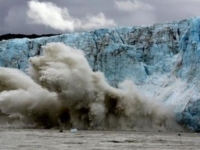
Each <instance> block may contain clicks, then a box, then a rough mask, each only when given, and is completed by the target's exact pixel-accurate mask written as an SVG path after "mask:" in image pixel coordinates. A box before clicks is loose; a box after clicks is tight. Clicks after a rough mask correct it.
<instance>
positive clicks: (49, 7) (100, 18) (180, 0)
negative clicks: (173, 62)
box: [0, 0, 200, 35]
mask: <svg viewBox="0 0 200 150" xmlns="http://www.w3.org/2000/svg"><path fill="white" fill-rule="evenodd" d="M193 16H200V0H0V35H2V34H7V33H22V34H33V33H34V34H49V33H69V32H74V31H83V30H93V29H97V28H104V27H115V26H134V25H149V24H153V23H162V22H168V21H173V20H181V19H185V18H190V17H193Z"/></svg>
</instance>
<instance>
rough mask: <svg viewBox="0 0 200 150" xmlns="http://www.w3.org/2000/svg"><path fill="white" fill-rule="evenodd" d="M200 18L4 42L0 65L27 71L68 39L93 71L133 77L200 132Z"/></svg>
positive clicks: (112, 79)
mask: <svg viewBox="0 0 200 150" xmlns="http://www.w3.org/2000/svg"><path fill="white" fill-rule="evenodd" d="M199 40H200V18H198V17H195V18H191V19H186V20H182V21H178V22H176V21H175V22H169V23H165V24H155V25H152V26H141V27H139V26H137V27H120V28H113V29H98V30H94V31H90V32H80V33H72V34H63V35H58V36H52V37H43V38H37V39H27V38H24V39H12V40H7V41H0V66H4V67H12V68H18V69H21V70H23V71H26V68H27V66H28V59H29V58H30V57H32V56H36V55H41V54H42V53H43V52H42V48H41V47H42V46H43V45H46V44H47V43H50V42H63V43H65V44H66V45H68V46H71V47H75V48H78V49H82V50H84V52H85V55H86V58H87V60H88V62H89V64H90V66H91V67H92V69H93V71H97V70H100V71H102V72H104V73H105V76H106V78H107V80H108V81H109V83H110V84H111V85H113V86H117V84H118V83H119V82H121V81H123V80H124V79H125V78H128V79H131V80H133V81H134V82H135V83H136V84H137V86H138V88H139V89H140V90H141V91H143V92H144V93H145V94H146V95H147V96H149V97H152V98H155V99H158V100H160V101H163V102H165V103H166V104H173V105H175V108H176V109H175V110H176V113H177V120H178V121H179V122H180V123H182V124H184V125H185V126H186V127H188V128H189V129H192V130H195V131H199V130H200V122H199V121H197V120H198V119H197V118H199V117H200V115H199V112H200V103H199V99H200V94H199V93H200V92H199V87H200V82H199V78H200V70H199V68H198V67H199V64H200V42H199Z"/></svg>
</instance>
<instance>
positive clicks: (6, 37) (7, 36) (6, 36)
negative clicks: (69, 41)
mask: <svg viewBox="0 0 200 150" xmlns="http://www.w3.org/2000/svg"><path fill="white" fill-rule="evenodd" d="M55 35H59V34H41V35H37V34H30V35H25V34H11V33H9V34H4V35H0V41H2V40H9V39H17V38H19V39H21V38H29V39H34V38H39V37H50V36H55Z"/></svg>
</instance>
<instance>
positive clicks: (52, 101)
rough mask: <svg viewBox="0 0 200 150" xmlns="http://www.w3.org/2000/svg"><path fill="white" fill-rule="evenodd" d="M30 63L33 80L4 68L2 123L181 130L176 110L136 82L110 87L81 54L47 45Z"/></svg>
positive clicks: (0, 98) (0, 77) (0, 104)
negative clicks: (149, 93)
mask: <svg viewBox="0 0 200 150" xmlns="http://www.w3.org/2000/svg"><path fill="white" fill-rule="evenodd" d="M43 49H44V54H43V55H42V56H35V57H31V58H30V67H29V68H28V71H29V75H30V76H28V75H26V74H25V73H23V72H21V71H19V70H17V69H11V68H3V67H1V68H0V110H1V117H0V118H3V119H2V120H1V124H3V123H7V124H10V126H12V125H15V124H16V123H18V124H19V125H20V126H25V127H44V128H52V127H59V126H62V127H65V128H71V127H72V128H78V129H134V130H166V129H170V130H171V129H178V125H176V123H175V118H174V113H173V109H172V108H170V107H169V106H166V105H164V104H162V103H160V102H158V101H156V100H155V99H149V98H147V97H145V96H144V94H142V93H140V92H139V91H138V90H137V88H136V86H135V84H134V83H133V82H132V81H128V80H125V81H124V82H122V83H119V85H118V88H114V87H112V86H110V85H109V84H108V82H107V81H106V79H105V77H104V74H103V73H102V72H98V71H97V72H94V71H93V70H92V69H91V67H90V65H89V64H88V62H87V60H86V58H85V56H84V53H83V52H82V51H81V50H78V49H74V48H72V47H69V46H66V45H64V44H63V43H49V44H47V45H46V46H43Z"/></svg>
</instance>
